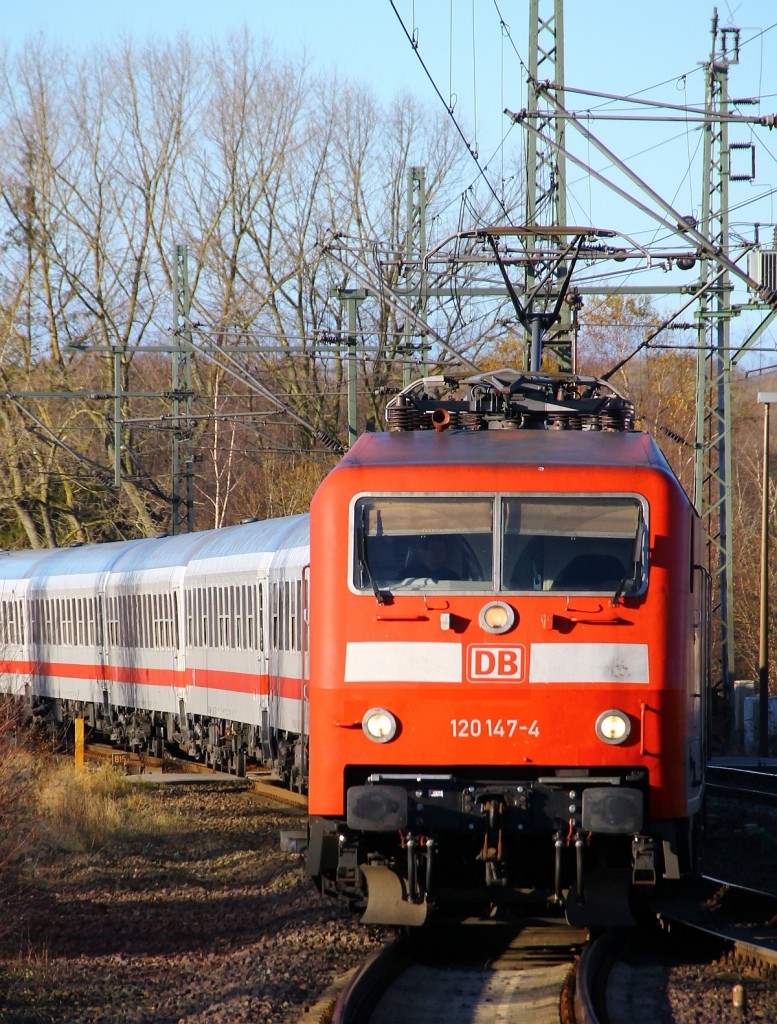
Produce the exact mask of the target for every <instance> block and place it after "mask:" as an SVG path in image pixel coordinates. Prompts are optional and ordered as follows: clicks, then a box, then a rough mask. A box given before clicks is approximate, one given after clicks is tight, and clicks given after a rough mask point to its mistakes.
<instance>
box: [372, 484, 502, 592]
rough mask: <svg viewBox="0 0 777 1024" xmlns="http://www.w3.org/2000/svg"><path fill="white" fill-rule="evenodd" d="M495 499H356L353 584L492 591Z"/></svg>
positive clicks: (459, 496)
mask: <svg viewBox="0 0 777 1024" xmlns="http://www.w3.org/2000/svg"><path fill="white" fill-rule="evenodd" d="M493 509H494V499H493V498H490V497H488V498H486V497H482V498H481V497H474V498H473V497H468V496H465V495H450V496H446V497H444V498H441V497H433V496H427V495H403V496H401V497H400V496H392V497H368V498H360V499H359V500H358V501H357V502H356V505H355V509H354V512H355V521H354V559H353V564H354V583H355V585H356V586H357V587H358V588H359V589H360V590H365V591H369V590H373V591H374V590H375V589H376V588H381V587H385V588H388V589H390V590H392V591H393V590H397V591H400V590H492V589H493V567H492V562H493Z"/></svg>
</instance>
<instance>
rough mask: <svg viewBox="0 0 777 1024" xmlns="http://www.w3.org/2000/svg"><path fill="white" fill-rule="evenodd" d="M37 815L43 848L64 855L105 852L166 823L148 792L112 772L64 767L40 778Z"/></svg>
mask: <svg viewBox="0 0 777 1024" xmlns="http://www.w3.org/2000/svg"><path fill="white" fill-rule="evenodd" d="M37 816H38V819H39V821H40V828H39V833H40V838H41V840H42V842H43V844H44V845H46V846H48V847H50V848H51V849H53V850H59V851H64V852H68V853H81V852H83V853H90V852H93V851H95V850H104V849H108V848H110V847H111V846H113V845H116V844H117V843H121V842H123V841H125V840H127V839H130V838H132V836H133V835H135V834H138V833H145V834H148V833H149V832H155V831H158V830H162V829H164V828H165V827H167V826H168V825H169V823H170V815H169V813H166V812H164V811H163V810H162V809H161V806H160V803H159V801H158V799H157V798H156V797H155V795H154V794H153V793H149V792H145V791H142V790H141V789H140V788H139V787H138V786H135V785H132V783H130V782H129V780H128V779H127V778H126V777H125V776H123V775H120V774H118V772H116V771H115V770H114V769H113V768H111V767H108V766H103V767H99V768H92V767H90V766H87V767H86V768H83V769H77V768H75V766H74V765H73V764H72V763H69V762H68V763H59V764H56V765H54V766H53V767H51V768H49V769H48V770H46V771H45V772H44V773H42V775H41V777H40V779H39V781H38V786H37Z"/></svg>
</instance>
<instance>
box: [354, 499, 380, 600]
mask: <svg viewBox="0 0 777 1024" xmlns="http://www.w3.org/2000/svg"><path fill="white" fill-rule="evenodd" d="M361 511H362V521H361V529H360V531H359V567H360V568H361V569H362V571H363V572H365V573H366V574H367V579H368V580H369V581H370V584H371V586H372V592H373V594H374V595H375V600H376V601H377V602H378V604H385V603H386V598H385V596H384V594H382V593H381V590H380V587H379V586H378V581H377V580H376V579H375V577H374V576H373V575H372V570H371V569H370V565H369V562H368V561H367V530H366V527H367V516H366V509H365V508H364V506H363V505H362V510H361Z"/></svg>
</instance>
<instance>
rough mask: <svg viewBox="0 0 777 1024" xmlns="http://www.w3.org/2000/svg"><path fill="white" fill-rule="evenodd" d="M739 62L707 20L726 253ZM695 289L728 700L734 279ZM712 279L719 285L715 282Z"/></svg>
mask: <svg viewBox="0 0 777 1024" xmlns="http://www.w3.org/2000/svg"><path fill="white" fill-rule="evenodd" d="M737 63H739V29H736V28H722V27H721V26H720V24H719V21H718V14H717V10H716V11H715V13H714V15H713V18H712V48H711V53H710V60H709V63H708V64H707V67H706V99H705V109H706V113H707V118H706V121H705V124H704V129H703V130H704V137H703V141H704V149H703V167H704V182H703V192H702V210H701V223H700V225H699V230H700V231H701V232H702V233H703V234H704V235H706V236H707V237H708V238H709V239H710V241H711V242H713V244H714V245H715V247H716V248H717V250H718V251H719V252H720V253H721V254H722V255H723V256H725V257H728V255H729V223H728V208H729V181H730V174H731V171H730V148H729V140H728V120H727V116H726V115H727V114H728V112H729V95H728V71H729V67H730V65H732V64H737ZM700 268H701V269H700V285H701V284H704V283H707V288H706V290H705V291H704V293H703V294H702V297H701V299H700V302H699V310H698V314H697V315H698V328H697V329H698V336H699V348H698V360H697V375H696V459H695V478H694V503H695V505H696V508H697V510H698V512H699V514H700V515H701V517H702V521H703V524H704V527H705V529H706V532H707V537H708V559H709V570H710V574H711V575H712V578H713V581H714V593H715V602H716V607H715V609H714V612H715V614H714V615H713V621H714V622H715V624H716V628H717V629H718V631H719V635H718V637H717V641H718V644H719V652H720V663H721V675H720V679H719V680H718V681H717V684H716V688H717V689H718V690H720V691H722V695H723V696H724V698H726V700H727V701H728V700H729V699H730V697H731V691H732V686H733V677H734V573H733V547H732V532H731V367H732V359H731V347H730V332H731V313H732V311H731V278H730V274H729V272H728V271H727V270H724V272H723V273H721V265H720V264H718V263H716V262H715V261H714V260H712V259H710V258H709V257H707V256H703V257H702V258H701V260H700ZM715 278H717V280H714V279H715Z"/></svg>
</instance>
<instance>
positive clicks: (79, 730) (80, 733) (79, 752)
mask: <svg viewBox="0 0 777 1024" xmlns="http://www.w3.org/2000/svg"><path fill="white" fill-rule="evenodd" d="M75 726H76V768H83V767H84V720H83V718H76V719H75Z"/></svg>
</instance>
